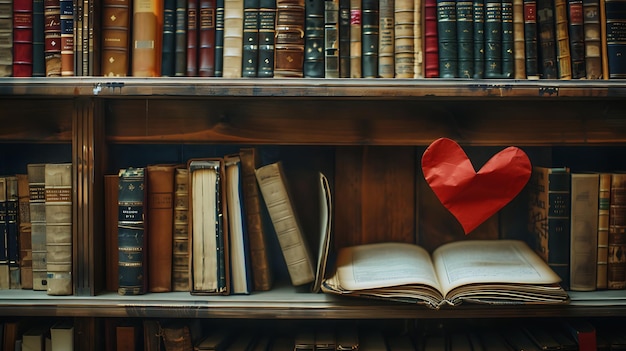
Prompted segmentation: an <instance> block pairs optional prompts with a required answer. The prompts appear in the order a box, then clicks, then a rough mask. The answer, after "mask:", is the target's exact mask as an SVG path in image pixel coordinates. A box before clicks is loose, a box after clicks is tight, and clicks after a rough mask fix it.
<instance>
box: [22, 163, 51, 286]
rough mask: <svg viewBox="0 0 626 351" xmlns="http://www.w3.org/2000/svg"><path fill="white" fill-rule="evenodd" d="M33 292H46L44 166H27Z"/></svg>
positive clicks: (39, 164) (40, 164)
mask: <svg viewBox="0 0 626 351" xmlns="http://www.w3.org/2000/svg"><path fill="white" fill-rule="evenodd" d="M27 170H28V188H29V194H30V195H29V205H30V206H29V209H30V223H31V246H32V254H33V290H46V288H47V286H46V285H47V272H46V189H45V176H46V173H45V164H43V163H37V164H28V165H27Z"/></svg>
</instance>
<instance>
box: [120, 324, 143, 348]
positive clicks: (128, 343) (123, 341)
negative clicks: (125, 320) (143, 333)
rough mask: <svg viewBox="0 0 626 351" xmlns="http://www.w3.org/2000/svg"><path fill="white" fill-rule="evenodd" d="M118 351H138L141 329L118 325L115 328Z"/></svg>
mask: <svg viewBox="0 0 626 351" xmlns="http://www.w3.org/2000/svg"><path fill="white" fill-rule="evenodd" d="M115 340H116V342H115V344H116V351H136V350H138V349H137V347H138V346H139V345H140V343H139V341H138V340H139V328H137V327H136V326H132V325H129V326H125V325H118V326H116V327H115Z"/></svg>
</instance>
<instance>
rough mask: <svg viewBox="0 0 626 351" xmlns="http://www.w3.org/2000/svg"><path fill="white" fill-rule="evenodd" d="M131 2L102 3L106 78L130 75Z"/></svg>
mask: <svg viewBox="0 0 626 351" xmlns="http://www.w3.org/2000/svg"><path fill="white" fill-rule="evenodd" d="M129 1H130V0H104V1H103V2H102V67H101V71H102V74H103V75H104V76H106V77H125V76H127V75H128V72H129V71H128V68H129V62H130V55H129V46H128V44H129V28H130V3H129Z"/></svg>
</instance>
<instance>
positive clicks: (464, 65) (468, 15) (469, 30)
mask: <svg viewBox="0 0 626 351" xmlns="http://www.w3.org/2000/svg"><path fill="white" fill-rule="evenodd" d="M456 38H457V48H458V54H457V59H458V72H457V73H456V76H457V77H460V78H473V77H474V2H473V1H472V0H459V1H457V2H456Z"/></svg>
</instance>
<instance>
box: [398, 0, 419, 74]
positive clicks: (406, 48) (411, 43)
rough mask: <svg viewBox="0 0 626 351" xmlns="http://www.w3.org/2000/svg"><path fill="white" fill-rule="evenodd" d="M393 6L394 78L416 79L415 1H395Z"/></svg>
mask: <svg viewBox="0 0 626 351" xmlns="http://www.w3.org/2000/svg"><path fill="white" fill-rule="evenodd" d="M394 6H395V11H394V34H395V40H394V57H395V62H394V64H395V67H394V70H395V77H396V78H416V76H417V75H418V74H417V73H416V69H415V59H416V57H415V26H416V19H415V17H416V16H415V14H416V13H415V1H413V0H395V2H394ZM420 12H421V11H420Z"/></svg>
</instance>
